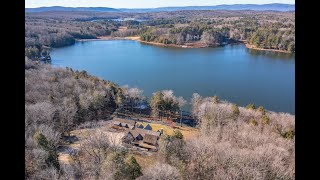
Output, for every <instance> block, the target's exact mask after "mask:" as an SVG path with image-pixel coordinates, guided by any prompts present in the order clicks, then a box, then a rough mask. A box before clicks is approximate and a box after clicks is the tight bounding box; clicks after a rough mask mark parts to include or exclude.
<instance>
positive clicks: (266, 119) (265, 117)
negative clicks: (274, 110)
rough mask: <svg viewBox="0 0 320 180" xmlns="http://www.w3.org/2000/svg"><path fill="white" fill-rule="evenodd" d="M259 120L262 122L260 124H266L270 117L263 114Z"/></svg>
mask: <svg viewBox="0 0 320 180" xmlns="http://www.w3.org/2000/svg"><path fill="white" fill-rule="evenodd" d="M261 122H262V124H264V125H267V124H269V123H270V119H269V117H268V116H267V115H263V116H262V118H261Z"/></svg>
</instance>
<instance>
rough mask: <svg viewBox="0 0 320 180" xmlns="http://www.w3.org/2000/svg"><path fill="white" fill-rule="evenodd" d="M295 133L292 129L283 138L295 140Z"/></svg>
mask: <svg viewBox="0 0 320 180" xmlns="http://www.w3.org/2000/svg"><path fill="white" fill-rule="evenodd" d="M294 135H295V132H294V131H293V130H292V129H289V130H288V131H287V132H285V133H283V134H282V137H284V138H286V139H293V137H294Z"/></svg>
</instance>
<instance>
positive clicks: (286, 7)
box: [25, 3, 295, 13]
mask: <svg viewBox="0 0 320 180" xmlns="http://www.w3.org/2000/svg"><path fill="white" fill-rule="evenodd" d="M183 10H255V11H266V10H271V11H294V10H295V5H294V4H279V3H274V4H262V5H258V4H233V5H217V6H185V7H160V8H144V9H128V8H120V9H115V8H108V7H62V6H52V7H39V8H25V12H44V11H95V12H132V13H145V12H160V11H183Z"/></svg>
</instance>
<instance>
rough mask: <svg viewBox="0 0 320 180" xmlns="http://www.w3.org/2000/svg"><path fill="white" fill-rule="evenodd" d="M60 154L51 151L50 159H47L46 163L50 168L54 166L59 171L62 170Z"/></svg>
mask: <svg viewBox="0 0 320 180" xmlns="http://www.w3.org/2000/svg"><path fill="white" fill-rule="evenodd" d="M58 157H59V156H58V154H57V152H56V151H52V150H51V151H49V154H48V158H47V159H46V163H47V165H48V166H53V167H54V168H56V169H57V170H59V169H60V164H59V159H58Z"/></svg>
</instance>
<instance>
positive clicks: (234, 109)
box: [232, 104, 240, 116]
mask: <svg viewBox="0 0 320 180" xmlns="http://www.w3.org/2000/svg"><path fill="white" fill-rule="evenodd" d="M232 113H233V115H235V116H238V115H239V114H240V111H239V107H238V106H237V105H236V104H232Z"/></svg>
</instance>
